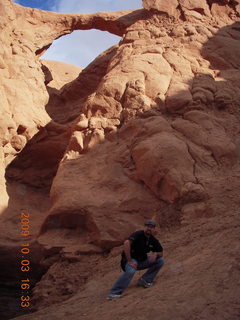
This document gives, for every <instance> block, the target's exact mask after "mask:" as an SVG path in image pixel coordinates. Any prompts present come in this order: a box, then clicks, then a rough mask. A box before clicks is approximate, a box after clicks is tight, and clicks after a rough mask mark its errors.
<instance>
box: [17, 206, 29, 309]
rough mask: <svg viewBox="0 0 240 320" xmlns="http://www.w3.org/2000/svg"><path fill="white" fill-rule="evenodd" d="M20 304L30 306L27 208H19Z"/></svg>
mask: <svg viewBox="0 0 240 320" xmlns="http://www.w3.org/2000/svg"><path fill="white" fill-rule="evenodd" d="M20 236H21V242H22V243H21V247H20V252H19V254H20V272H21V280H20V306H21V308H28V307H30V290H31V287H30V286H31V284H30V279H29V272H30V269H31V268H30V246H29V240H30V214H29V213H28V212H27V210H24V209H21V211H20Z"/></svg>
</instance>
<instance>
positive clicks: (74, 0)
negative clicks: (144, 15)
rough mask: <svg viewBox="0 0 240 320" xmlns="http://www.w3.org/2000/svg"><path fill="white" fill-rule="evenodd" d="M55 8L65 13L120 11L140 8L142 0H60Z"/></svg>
mask: <svg viewBox="0 0 240 320" xmlns="http://www.w3.org/2000/svg"><path fill="white" fill-rule="evenodd" d="M56 8H57V10H58V11H59V12H65V13H76V12H78V13H90V12H98V11H120V10H128V9H136V8H142V0H90V1H89V0H68V1H66V0H60V1H59V2H58V3H57V4H56Z"/></svg>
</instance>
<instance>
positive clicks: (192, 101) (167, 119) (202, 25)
mask: <svg viewBox="0 0 240 320" xmlns="http://www.w3.org/2000/svg"><path fill="white" fill-rule="evenodd" d="M166 3H167V4H166ZM239 5H240V4H239V1H210V0H209V1H205V0H203V1H200V0H196V1H188V0H186V1H185V0H171V1H168V2H166V1H161V0H158V1H157V0H155V1H153V0H144V1H143V8H144V9H141V10H136V11H122V12H116V13H106V12H105V13H101V12H100V13H96V14H80V13H79V14H57V13H49V12H44V11H40V10H35V9H28V8H23V7H21V6H19V5H16V4H13V3H12V2H11V1H10V0H3V1H2V2H1V4H0V14H1V18H2V19H1V22H0V27H1V31H2V32H1V35H0V37H1V39H2V43H3V46H2V47H1V49H0V50H1V51H0V68H1V73H0V81H1V89H0V96H1V101H2V103H1V116H0V138H1V146H0V188H1V189H0V192H1V195H2V196H1V203H0V205H1V206H2V209H4V208H6V207H7V206H8V208H7V209H6V210H5V211H3V213H2V222H3V224H6V223H7V226H8V228H5V229H4V228H3V230H2V238H3V239H5V240H4V241H6V239H8V240H7V242H8V241H9V242H10V243H11V252H14V250H17V249H16V248H17V247H16V243H15V242H16V239H15V238H14V235H13V231H12V230H13V229H14V228H16V223H17V221H18V215H17V210H18V206H19V205H20V203H21V199H19V198H18V197H19V194H18V195H16V194H17V192H15V191H13V192H12V191H11V190H12V189H11V184H13V183H14V184H15V183H16V181H18V183H20V184H21V185H23V186H24V185H27V190H29V188H30V189H31V188H33V190H34V192H37V191H36V190H39V193H40V194H41V196H40V199H43V198H44V197H46V198H47V200H46V201H47V205H46V207H45V206H44V207H41V208H39V212H38V210H37V206H36V203H35V200H34V199H35V196H33V195H32V194H33V192H30V191H29V192H25V193H24V195H25V199H24V197H23V199H22V205H23V206H26V203H27V205H28V206H29V207H30V208H32V210H33V211H34V216H33V218H32V225H33V230H34V232H33V235H32V245H33V246H34V245H36V244H37V246H39V248H41V249H39V252H40V253H39V255H37V257H36V260H35V261H36V263H37V262H38V261H39V262H40V260H41V263H40V265H41V266H42V269H44V268H45V269H46V268H48V267H50V266H51V267H50V269H49V274H48V275H46V277H45V279H46V282H49V283H51V276H49V275H51V272H55V271H54V270H58V268H59V265H58V261H59V259H62V260H61V263H62V261H65V260H66V261H80V260H81V257H82V255H86V254H88V255H94V254H100V253H102V252H106V251H109V250H111V249H112V248H113V247H114V246H117V245H120V244H121V243H122V241H123V239H124V237H126V236H127V235H128V234H129V233H130V232H131V231H132V230H134V229H137V228H139V227H140V226H141V224H142V222H143V221H144V220H145V219H147V218H154V219H156V221H158V222H159V223H160V224H161V227H162V228H163V229H164V228H165V227H167V228H170V227H173V226H180V225H181V223H185V224H187V223H189V222H188V221H190V220H191V219H192V218H201V217H207V216H211V215H213V216H215V215H221V214H223V213H225V211H226V210H227V208H228V201H233V202H234V201H235V202H236V203H237V200H236V199H235V198H236V192H235V193H234V195H233V199H230V200H229V199H227V200H226V203H225V204H222V206H220V205H219V199H221V190H224V181H223V180H224V179H226V181H230V184H231V177H234V178H235V180H234V181H235V184H234V189H235V191H236V189H237V188H238V185H237V182H236V177H237V172H239V154H240V152H239V150H240V149H239V148H240V142H239V141H240V137H239V121H240V113H239V102H240V72H239V64H240V62H239V61H240V59H239V56H240V49H239V48H240V46H239V40H240V21H239V13H240V12H239ZM92 28H96V29H99V30H104V31H105V30H107V31H109V32H111V33H114V34H117V35H120V36H121V37H122V40H121V41H120V42H119V44H117V45H115V46H114V47H112V48H109V49H108V50H106V51H105V52H103V53H102V54H101V55H100V56H98V57H97V58H96V59H95V60H94V61H93V62H92V63H91V64H90V65H89V66H88V67H86V68H85V69H84V70H81V69H79V68H76V69H74V70H73V67H72V66H71V67H70V66H66V65H64V67H63V66H61V68H60V67H57V68H58V69H59V68H60V70H62V72H63V73H61V74H62V76H61V75H60V79H59V74H58V75H56V66H55V65H54V63H52V62H41V60H40V59H39V58H40V56H41V54H42V53H43V52H44V51H45V50H46V49H47V48H48V47H49V46H50V45H51V43H52V42H53V40H54V39H56V38H58V37H60V36H62V35H65V34H68V33H70V32H72V31H73V30H86V29H92ZM66 73H67V76H66ZM65 76H66V77H65ZM6 167H7V169H6V170H5V168H6ZM223 177H224V179H223ZM5 178H6V179H7V181H8V189H6V184H5ZM216 184H217V185H218V188H215V186H216ZM230 187H231V186H230ZM221 188H222V189H221ZM17 190H18V189H17ZM49 190H50V198H51V204H50V203H49V200H48V196H49ZM231 190H232V189H231ZM222 193H224V191H222ZM28 194H29V195H30V196H32V197H33V198H32V201H34V204H33V203H32V202H31V197H30V198H29V199H28V200H27V201H28V202H26V198H27V195H28ZM34 194H35V193H34ZM8 197H9V202H8ZM223 197H224V194H223ZM16 198H17V201H14V200H15V199H16ZM224 199H225V198H224ZM235 202H234V203H235ZM229 203H230V202H229ZM236 203H235V204H236ZM30 204H31V205H30ZM234 208H235V207H234ZM234 210H235V209H234ZM11 212H12V213H11ZM9 215H10V218H9ZM14 230H15V229H14ZM17 240H19V238H17ZM4 243H6V242H4ZM8 245H9V243H8ZM4 252H5V251H4ZM46 252H48V257H46ZM51 252H52V255H53V256H54V258H53V259H52V260H51V258H49V256H51ZM64 259H65V260H64ZM186 259H187V258H186ZM54 263H56V264H57V265H54ZM43 266H44V267H43ZM82 268H83V270H84V268H86V266H85V265H84V266H83V265H82ZM88 276H89V274H88V273H87V274H86V277H85V278H84V281H83V282H85V281H87V280H86V279H87V278H88ZM66 277H67V275H66ZM44 281H45V280H44ZM44 281H43V282H42V284H41V282H40V284H39V285H38V286H37V288H36V290H35V297H41V299H40V302H37V298H36V305H37V307H39V308H40V307H41V305H44V306H46V305H48V301H47V300H48V298H46V297H47V296H48V295H46V293H45V291H47V290H48V289H47V288H46V287H48V286H49V283H48V285H47V286H46V287H45V283H46V282H44ZM83 282H82V278H81V279H80V280H79V283H81V285H82V283H83ZM76 290H77V287H76V286H73V289H71V290H70V289H69V291H67V292H65V293H64V294H60V293H59V296H58V293H57V292H55V293H54V298H53V300H52V301H54V302H57V301H61V299H62V295H65V296H66V297H69V296H71V295H72V294H73V293H74V291H76ZM60 291H61V290H60ZM61 292H62V291H61ZM44 294H45V298H44ZM41 303H42V304H41ZM49 303H51V299H50V300H49ZM190 318H191V316H190Z"/></svg>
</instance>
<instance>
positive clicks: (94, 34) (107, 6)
mask: <svg viewBox="0 0 240 320" xmlns="http://www.w3.org/2000/svg"><path fill="white" fill-rule="evenodd" d="M14 2H16V3H18V4H20V5H22V6H25V7H30V8H36V9H41V10H47V11H55V12H61V13H93V12H99V11H120V10H128V9H140V8H142V0H14ZM120 40H121V38H120V37H118V36H115V35H113V34H110V33H108V32H106V31H99V30H84V31H74V32H72V33H71V34H70V35H66V36H63V37H61V38H59V39H57V40H55V41H54V42H53V44H52V45H51V47H50V48H49V49H48V50H47V51H46V52H45V53H44V55H42V56H41V58H42V59H48V60H57V61H63V62H66V63H70V64H75V65H78V66H80V67H82V68H84V67H86V66H87V65H88V64H89V63H90V62H92V61H93V60H94V59H95V58H96V57H97V56H98V55H99V54H100V53H101V52H103V51H104V50H106V49H108V48H110V47H111V46H113V45H115V44H117V43H118V42H119V41H120Z"/></svg>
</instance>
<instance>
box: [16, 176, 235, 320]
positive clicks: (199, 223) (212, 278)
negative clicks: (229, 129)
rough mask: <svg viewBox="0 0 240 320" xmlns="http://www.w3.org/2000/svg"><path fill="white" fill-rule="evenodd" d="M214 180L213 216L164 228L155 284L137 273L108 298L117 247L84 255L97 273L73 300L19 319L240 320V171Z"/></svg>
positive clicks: (115, 270) (116, 267)
mask: <svg viewBox="0 0 240 320" xmlns="http://www.w3.org/2000/svg"><path fill="white" fill-rule="evenodd" d="M235 172H236V171H235ZM228 179H229V181H231V185H230V184H228V183H227V181H228ZM215 182H216V183H215V186H216V187H215V188H214V189H212V190H213V191H212V194H213V195H214V198H212V201H214V203H215V210H214V212H213V213H212V214H211V215H209V216H207V217H200V218H195V219H191V218H186V219H184V220H183V223H182V225H181V226H180V227H175V228H170V229H166V230H161V232H160V231H159V234H158V238H159V239H160V241H161V243H162V244H163V246H164V257H165V259H166V263H165V265H164V267H163V269H162V270H161V271H160V273H159V275H158V277H157V279H156V281H155V283H154V285H153V286H152V287H151V288H149V289H144V288H138V287H137V286H136V284H137V280H138V278H139V277H140V275H141V274H142V273H143V271H141V272H140V271H138V272H137V274H136V275H135V277H134V279H133V281H132V283H131V284H130V286H129V288H128V289H127V290H126V291H125V293H124V294H123V295H122V297H121V298H120V299H117V300H112V301H108V300H106V297H107V294H108V290H109V289H110V287H111V285H112V284H113V282H114V281H115V280H116V278H117V277H118V275H119V274H120V272H121V271H120V269H119V252H120V250H121V248H115V249H113V250H112V252H111V253H110V254H109V255H108V256H105V257H101V258H98V259H97V260H96V259H93V258H92V257H88V256H86V257H85V265H88V268H89V269H91V268H92V270H93V272H92V275H91V277H90V278H89V279H88V281H87V282H86V283H85V285H83V286H80V287H79V290H78V291H77V292H76V294H74V295H73V296H72V297H71V298H69V299H68V300H65V301H63V302H61V303H58V304H55V305H52V306H50V307H47V308H42V309H41V308H40V310H39V311H37V312H35V313H33V314H30V315H24V316H21V317H18V318H17V319H19V320H20V319H21V320H24V319H26V320H27V319H28V320H30V319H34V320H53V319H54V320H60V319H61V320H62V319H68V320H79V319H85V320H93V319H99V320H102V319H104V320H111V319H115V320H132V319H134V320H145V319H151V320H159V319H161V320H170V319H171V320H172V319H174V320H177V319H181V320H183V319H186V320H187V319H188V320H189V319H193V320H200V319H201V320H202V319H206V320H222V319H226V320H235V319H236V320H237V319H240V256H239V249H240V243H239V238H240V237H239V235H240V223H239V204H240V199H239V191H238V190H239V175H238V174H235V176H228V177H227V176H224V175H222V177H221V178H220V177H217V175H216V181H215ZM210 202H211V199H210ZM73 264H74V263H73ZM76 266H77V264H76ZM69 280H72V279H71V274H69ZM66 286H67V281H66ZM63 299H64V297H63ZM49 301H51V296H50V297H49Z"/></svg>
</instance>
